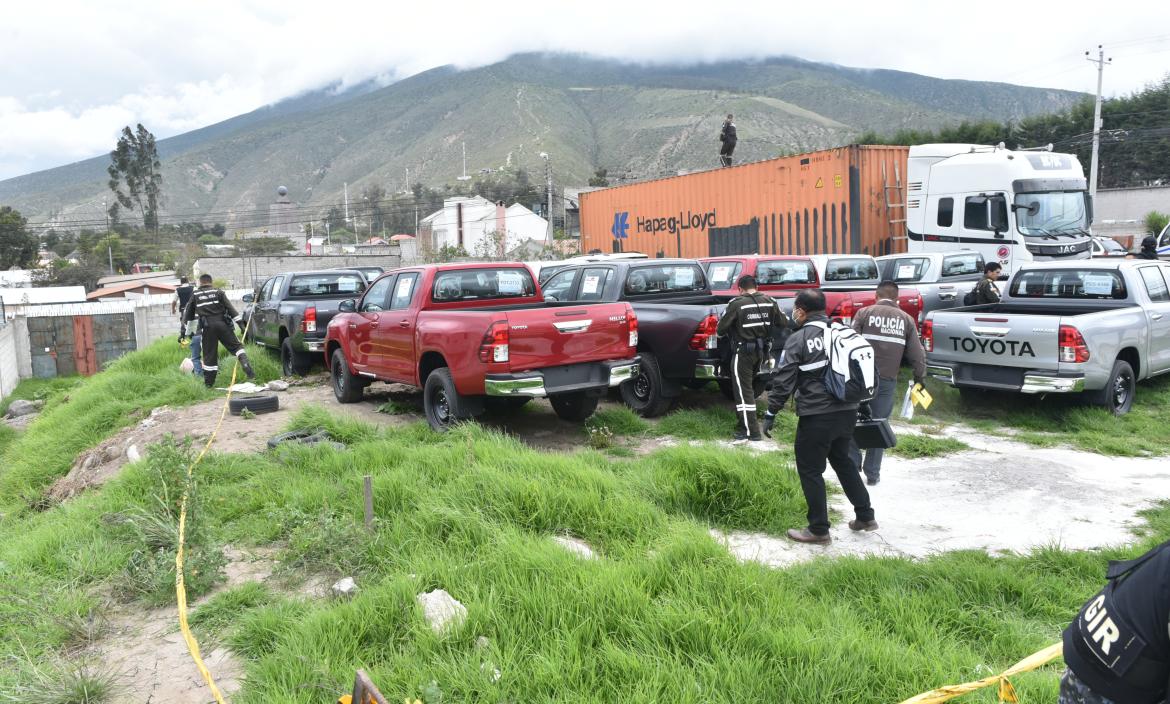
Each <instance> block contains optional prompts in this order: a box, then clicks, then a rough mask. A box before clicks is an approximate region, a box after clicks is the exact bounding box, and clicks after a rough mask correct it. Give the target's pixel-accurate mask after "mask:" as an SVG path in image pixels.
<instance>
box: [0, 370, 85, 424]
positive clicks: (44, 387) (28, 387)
mask: <svg viewBox="0 0 1170 704" xmlns="http://www.w3.org/2000/svg"><path fill="white" fill-rule="evenodd" d="M84 378H85V377H80V376H62V377H53V378H51V379H36V378H32V379H21V380H20V383H19V384H17V385H16V388H15V389H13V390H12V393H11V394H9V395H8V396H6V397H4V400H2V401H0V416H2V415H4V414H5V413H7V412H8V407H9V406H10V405H12V402H13V401H15V400H17V399H23V400H25V401H49V400H50V399H53V398H54V397H56V396H58V395H60V394H63V393H66V392H68V391H69V390H70V389H72V388H74V387H75V386H77V385H78V384H79V383H81V381H82V380H83V379H84Z"/></svg>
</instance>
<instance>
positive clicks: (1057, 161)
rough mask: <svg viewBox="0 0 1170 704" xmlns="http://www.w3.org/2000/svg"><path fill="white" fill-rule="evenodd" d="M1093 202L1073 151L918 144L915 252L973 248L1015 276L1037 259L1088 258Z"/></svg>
mask: <svg viewBox="0 0 1170 704" xmlns="http://www.w3.org/2000/svg"><path fill="white" fill-rule="evenodd" d="M1091 222H1092V202H1091V200H1090V198H1089V194H1088V189H1087V186H1086V183H1085V172H1084V169H1082V168H1081V163H1080V161H1078V160H1077V158H1076V157H1075V156H1074V155H1072V154H1058V153H1053V152H1051V151H1029V150H1020V151H1012V150H1009V149H1005V148H1004V147H1003V146H1002V145H1000V146H994V147H989V146H981V145H976V144H921V145H918V146H913V147H910V158H909V164H908V166H907V170H906V236H907V240H908V241H907V249H908V250H909V251H910V252H943V251H946V252H954V251H956V250H964V249H965V250H973V251H976V252H978V253H980V254H982V255H983V258H984V260H985V261H988V262H992V261H997V262H999V263H1000V264H1002V265H1003V268H1004V275H1011V273H1013V272H1015V271H1016V269H1018V268H1019V267H1020V266H1021V265H1024V264H1028V263H1030V262H1033V261H1044V260H1056V261H1063V260H1069V259H1088V258H1089V257H1090V256H1091V255H1092V252H1091V249H1092V236H1091V234H1090V232H1089V226H1090V224H1091Z"/></svg>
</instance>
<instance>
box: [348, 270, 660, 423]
mask: <svg viewBox="0 0 1170 704" xmlns="http://www.w3.org/2000/svg"><path fill="white" fill-rule="evenodd" d="M339 310H340V311H341V312H340V313H339V314H338V315H336V316H334V318H333V319H332V320H330V321H329V329H328V331H327V333H326V336H325V339H326V342H325V356H326V360H327V363H328V365H329V370H330V375H331V377H332V381H333V393H334V395H335V396H337V400H338V401H340V402H341V403H353V402H355V401H358V400H360V399H361V397H362V390H363V389H364V388H365V387H366V386H367V385H368V384H370V383H371V382H373V381H387V382H398V383H403V384H410V385H412V386H418V387H421V388H422V389H423V408H424V411H425V412H426V417H427V422H429V423H430V425H431V427H432V428H434V429H435V430H438V431H443V430H446V429H447V428H448V427H450V425H451V424H452V423H456V422H458V421H460V420H465V419H467V418H471V417H474V416H476V415H479V414H480V413H482V412H483V411H484V410H491V411H504V410H508V409H510V408H516V407H519V406H522V405H524V403H526V402H527V401H529V400H531V399H532V398H535V397H540V396H547V397H548V399H549V402H550V403H551V404H552V407H553V410H554V411H556V414H557V415H558V416H559V417H561V418H563V419H565V420H572V421H582V420H585V419H586V418H588V417H589V416H590V415H592V414H593V411H594V410H596V409H597V402H598V400H599V399H600V398H601V396H602V395H603V394H604V393H605V392H606V390H607V389H609V387H612V386H618V385H620V384H621V383H622V382H624V381H627V380H629V379H632V378H633V377H635V376H636V375H637V373H638V357H637V347H638V319H637V316H636V315H635V314H634V310H633V308H631V307H630V305H629V304H628V303H600V304H598V303H593V304H589V305H587V306H586V305H580V304H569V303H558V302H545V301H544V300H543V298H542V296H541V291H540V287H539V286H538V285H537V283H536V281H535V279H534V277H533V276H532V272H531V271H530V270H529V269H528V268H527V267H526V266H524V265H523V264H518V263H479V264H438V265H430V266H420V267H412V268H407V269H397V270H395V271H391V272H388V273H386V274H383V275H382V276H381V277H379V278H378V279H376V280H375V281H374V282H373V283H372V284H370V286H369V288H367V289H366V291H365V293H364V294H363V295H362V297H361V298H359V299H357V300H348V301H343V302H342V303H341V305H340V306H339Z"/></svg>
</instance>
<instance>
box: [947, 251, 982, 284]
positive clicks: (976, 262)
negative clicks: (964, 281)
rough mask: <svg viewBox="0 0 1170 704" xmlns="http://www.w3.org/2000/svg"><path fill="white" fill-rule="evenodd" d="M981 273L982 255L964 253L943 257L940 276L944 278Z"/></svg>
mask: <svg viewBox="0 0 1170 704" xmlns="http://www.w3.org/2000/svg"><path fill="white" fill-rule="evenodd" d="M982 272H983V255H981V254H976V253H975V252H964V253H963V254H952V255H950V256H947V257H943V262H942V275H943V277H944V278H946V277H948V276H968V275H970V274H979V273H982Z"/></svg>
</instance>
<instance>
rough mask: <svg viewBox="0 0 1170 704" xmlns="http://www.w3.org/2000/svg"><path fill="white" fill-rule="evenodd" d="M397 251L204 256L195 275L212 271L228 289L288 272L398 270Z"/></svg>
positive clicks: (245, 286)
mask: <svg viewBox="0 0 1170 704" xmlns="http://www.w3.org/2000/svg"><path fill="white" fill-rule="evenodd" d="M391 249H392V250H393V251H395V253H394V254H387V255H382V256H376V255H375V256H363V255H356V254H342V255H325V256H319V257H318V256H312V257H306V256H297V255H294V256H284V257H201V258H199V259H197V260H195V265H194V267H192V268H193V270H194V272H195V275H196V276H199V275H200V274H211V276H212V277H213V278H215V279H221V280H223V281H226V282H227V287H228V288H239V289H252V288H255V287H257V286H259V285H260V284H262V283H264V280H265V279H267V278H268V277H270V276H274V275H276V274H279V273H281V272H285V271H311V270H314V269H344V268H345V267H349V266H380V267H382V268H383V269H394V268H397V267H398V266H399V265H400V264H399V262H400V258H399V256H398V254H397V249H398V248H397V247H393V248H391Z"/></svg>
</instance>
